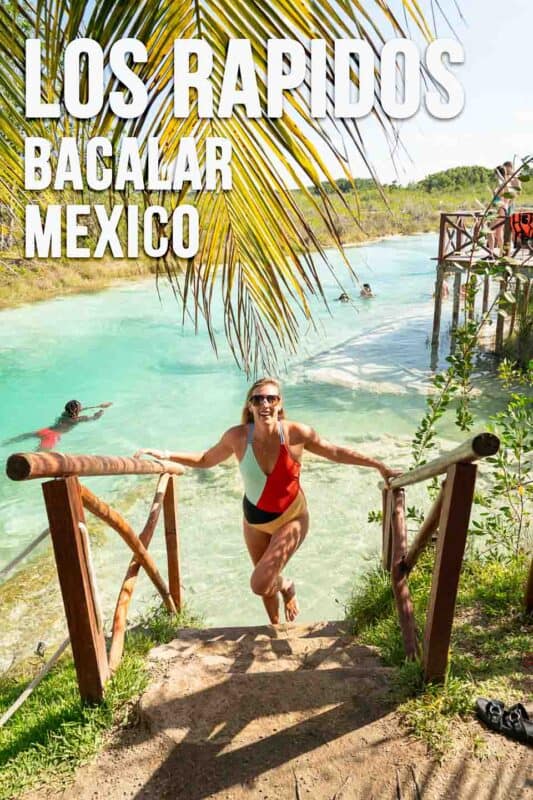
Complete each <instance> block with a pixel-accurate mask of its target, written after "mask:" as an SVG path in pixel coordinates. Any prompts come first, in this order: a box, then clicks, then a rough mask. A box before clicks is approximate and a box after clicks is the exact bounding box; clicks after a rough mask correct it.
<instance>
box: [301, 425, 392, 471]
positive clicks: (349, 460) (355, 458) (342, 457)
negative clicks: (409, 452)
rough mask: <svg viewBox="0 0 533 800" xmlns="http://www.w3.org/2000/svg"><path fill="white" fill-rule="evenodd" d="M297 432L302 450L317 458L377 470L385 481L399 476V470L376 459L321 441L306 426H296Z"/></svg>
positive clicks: (311, 429) (319, 437)
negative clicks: (300, 436)
mask: <svg viewBox="0 0 533 800" xmlns="http://www.w3.org/2000/svg"><path fill="white" fill-rule="evenodd" d="M298 431H299V432H300V433H301V435H302V438H303V443H304V448H305V449H306V450H309V452H310V453H314V454H315V455H317V456H322V457H323V458H327V459H328V460H329V461H335V462H336V463H337V464H353V465H354V466H356V467H371V468H372V469H377V470H378V472H380V473H381V475H382V476H383V478H385V480H387V479H388V478H391V477H392V476H394V475H399V474H400V471H399V470H394V469H390V468H389V467H387V466H386V464H384V463H383V462H382V461H378V459H376V458H372V457H371V456H365V455H364V454H363V453H358V452H357V451H356V450H352V449H351V448H350V447H342V446H341V445H338V444H332V443H331V442H328V441H327V439H323V438H322V437H321V436H320V435H319V434H318V433H317V432H316V431H315V430H313V428H310V427H308V426H307V425H298Z"/></svg>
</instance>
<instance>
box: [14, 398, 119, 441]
mask: <svg viewBox="0 0 533 800" xmlns="http://www.w3.org/2000/svg"><path fill="white" fill-rule="evenodd" d="M111 405H112V403H99V404H98V405H96V406H85V408H84V407H83V406H82V404H81V403H80V401H79V400H69V401H68V403H66V404H65V408H64V409H63V412H62V414H61V415H60V416H59V417H58V418H57V419H56V421H55V422H54V423H53V425H50V426H49V427H48V428H40V429H39V430H38V431H30V432H29V433H21V434H19V436H14V437H13V438H12V439H7V441H5V442H2V444H3V445H8V444H14V443H15V442H22V441H23V440H24V439H29V438H30V437H31V436H37V437H38V438H39V439H40V442H39V444H38V445H37V447H36V450H53V449H54V447H55V446H56V445H57V444H58V442H59V440H60V439H61V436H62V435H63V434H64V433H68V432H69V431H70V430H72V428H74V427H75V426H76V425H78V423H80V422H91V421H92V420H95V419H100V417H101V416H102V414H103V413H104V409H106V408H109V406H111ZM93 408H98V409H99V410H98V411H97V412H96V414H92V415H91V416H86V415H84V416H80V415H81V412H82V411H87V410H89V409H93Z"/></svg>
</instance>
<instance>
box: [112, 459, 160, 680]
mask: <svg viewBox="0 0 533 800" xmlns="http://www.w3.org/2000/svg"><path fill="white" fill-rule="evenodd" d="M169 478H170V476H169V475H168V474H166V473H165V474H164V475H161V476H160V478H159V481H158V482H157V488H156V490H155V495H154V500H153V503H152V506H151V508H150V513H149V514H148V519H147V521H146V525H145V526H144V528H143V530H142V533H141V535H140V536H139V541H140V542H141V544H142V545H143V546H144V547H146V548H147V549H148V546H149V544H150V542H151V541H152V536H153V535H154V531H155V527H156V525H157V521H158V519H159V515H160V513H161V508H162V505H163V498H164V496H165V491H166V488H167V485H168V481H169ZM140 568H141V564H140V562H139V561H138V560H137V558H136V557H135V556H133V558H132V559H131V561H130V563H129V566H128V569H127V572H126V575H125V577H124V580H123V581H122V586H121V587H120V592H119V594H118V599H117V604H116V607H115V614H114V616H113V632H112V636H111V647H110V649H109V669H110V670H111V672H115V670H116V669H117V667H118V665H119V664H120V660H121V658H122V653H123V651H124V637H125V634H126V623H127V621H128V608H129V605H130V602H131V598H132V596H133V590H134V588H135V583H136V581H137V576H138V574H139V570H140Z"/></svg>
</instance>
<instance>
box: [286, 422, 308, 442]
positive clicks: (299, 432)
mask: <svg viewBox="0 0 533 800" xmlns="http://www.w3.org/2000/svg"><path fill="white" fill-rule="evenodd" d="M282 424H283V426H284V429H285V432H286V433H287V434H288V435H289V437H290V442H291V444H305V442H306V441H307V439H308V438H309V435H310V434H311V433H312V430H313V429H312V428H311V426H310V425H306V424H305V423H303V422H296V420H293V419H284V420H283V423H282Z"/></svg>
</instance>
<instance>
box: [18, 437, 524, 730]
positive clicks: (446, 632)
mask: <svg viewBox="0 0 533 800" xmlns="http://www.w3.org/2000/svg"><path fill="white" fill-rule="evenodd" d="M499 444H500V443H499V440H498V438H497V437H496V436H494V435H493V434H491V433H481V434H479V435H477V436H474V437H473V438H472V439H469V440H468V441H466V442H465V443H464V444H462V445H460V446H459V447H457V448H456V449H455V450H452V451H450V452H448V453H446V454H445V455H443V456H441V457H439V458H436V459H434V460H433V461H431V462H429V463H427V464H424V465H423V466H420V467H417V468H416V469H413V470H411V471H410V472H406V473H404V474H403V475H398V476H397V477H395V478H393V479H391V481H390V482H389V484H388V485H387V486H383V490H382V493H383V547H382V559H383V566H384V568H385V569H386V570H388V571H390V574H391V582H392V588H393V592H394V597H395V600H396V606H397V609H398V616H399V621H400V627H401V630H402V636H403V641H404V646H405V653H406V656H407V658H415V657H416V656H417V655H418V654H419V644H418V641H417V632H416V621H415V618H414V612H413V604H412V601H411V597H410V593H409V586H408V577H409V574H410V573H411V571H412V570H413V568H414V567H415V565H416V563H417V561H418V559H419V557H420V555H421V553H422V552H423V550H424V549H425V548H426V547H427V545H428V544H429V542H430V540H431V538H432V536H433V535H434V534H435V533H437V532H438V533H437V540H436V553H435V566H434V570H433V578H432V585H431V594H430V599H429V606H428V609H427V615H426V624H425V631H424V636H423V644H422V651H423V655H422V660H423V668H424V677H425V679H426V681H438V680H442V679H443V678H444V676H445V673H446V667H447V662H448V650H449V645H450V636H451V629H452V623H453V617H454V612H455V601H456V597H457V589H458V584H459V574H460V571H461V565H462V561H463V556H464V549H465V544H466V536H467V531H468V524H469V520H470V513H471V508H472V501H473V498H474V487H475V481H476V471H477V467H476V465H475V463H473V462H475V461H477V460H478V459H482V458H485V457H487V456H491V455H494V454H495V453H497V451H498V449H499ZM6 471H7V475H8V477H10V478H11V479H12V480H15V481H25V480H32V479H37V478H53V480H49V481H45V482H44V483H43V484H42V489H43V495H44V502H45V506H46V512H47V515H48V521H49V533H50V536H51V539H52V543H53V549H54V554H55V560H56V565H57V572H58V578H59V584H60V587H61V593H62V597H63V604H64V607H65V615H66V619H67V625H68V630H69V634H70V642H71V646H72V654H73V657H74V664H75V668H76V675H77V679H78V686H79V691H80V695H81V697H82V699H83V700H85V701H88V702H99V701H101V700H102V698H103V695H104V687H105V684H106V681H107V680H108V679H109V677H110V676H111V674H112V673H113V672H114V671H115V670H116V668H117V667H118V665H119V663H120V660H121V658H122V653H123V648H124V636H125V630H126V624H127V613H128V607H129V604H130V601H131V598H132V594H133V590H134V587H135V582H136V578H137V575H138V573H139V571H140V569H141V567H142V568H143V569H144V570H145V572H146V573H147V575H148V577H149V578H150V579H151V581H152V582H153V584H154V586H155V587H156V589H157V591H158V592H159V594H160V595H161V597H162V599H163V602H164V604H165V606H166V608H167V610H168V611H169V613H174V612H176V611H179V610H180V609H181V607H182V594H181V581H180V560H179V536H178V491H177V489H178V487H177V477H178V476H179V475H181V474H183V472H184V468H183V467H182V466H180V465H178V464H176V463H174V462H172V461H156V460H154V461H151V460H150V461H149V460H144V459H136V458H123V457H119V456H92V455H63V454H61V453H16V454H14V455H12V456H10V457H9V459H8V461H7V467H6ZM148 474H154V475H159V479H158V483H157V487H156V491H155V495H154V499H153V502H152V505H151V508H150V512H149V514H148V518H147V521H146V524H145V525H144V527H143V529H142V531H141V533H140V534H139V535H138V536H137V534H136V533H135V531H134V530H133V528H132V527H131V525H129V523H128V522H127V521H126V520H125V519H124V518H123V517H122V516H121V515H120V514H119V513H118V512H117V511H115V510H114V509H112V508H111V507H110V506H109V505H107V503H105V502H104V501H103V500H102V499H101V498H99V497H97V496H96V495H95V494H93V492H91V491H90V490H89V489H88V488H87V487H86V486H84V485H83V484H82V483H80V481H79V478H80V477H85V476H96V475H100V476H103V475H148ZM438 475H445V479H444V481H443V483H442V486H441V488H440V491H439V494H438V497H437V498H436V500H435V502H434V503H433V505H432V507H431V509H430V511H429V512H428V514H427V516H426V518H425V520H424V522H423V523H422V525H421V527H420V530H419V531H418V533H417V535H416V537H415V539H414V541H413V542H412V543H411V545H410V546H408V542H407V526H406V515H405V487H406V486H410V485H413V484H415V483H419V482H421V481H425V480H428V479H430V478H433V477H435V476H438ZM84 509H86V510H87V511H89V512H91V513H92V514H93V515H95V516H96V517H98V518H99V519H101V520H103V521H104V522H106V523H107V524H108V525H109V526H110V527H111V528H112V529H113V530H115V531H116V532H117V533H118V534H119V536H120V537H121V538H122V539H123V541H124V542H125V543H126V545H127V546H128V547H129V548H130V550H131V551H132V558H131V561H130V564H129V566H128V569H127V572H126V575H125V577H124V580H123V582H122V585H121V588H120V591H119V595H118V599H117V603H116V607H115V613H114V617H113V626H112V637H111V646H110V650H109V657H108V656H107V653H106V643H105V637H104V628H103V622H102V617H101V614H100V608H99V600H98V596H97V593H96V589H95V581H94V576H93V571H92V564H91V557H90V545H89V538H88V532H87V527H86V523H85V515H84ZM161 510H162V511H163V519H164V531H165V541H166V554H167V568H168V585H167V583H165V581H164V580H163V578H162V576H161V574H160V573H159V571H158V569H157V566H156V565H155V562H154V560H153V559H152V557H151V556H150V554H149V553H148V547H149V544H150V541H151V539H152V536H153V534H154V531H155V528H156V525H157V522H158V520H159V518H160V515H161ZM47 533H48V531H44V532H43V534H41V535H40V536H39V537H38V538H37V539H36V540H35V542H34V543H32V547H33V546H34V545H35V544H36V543H37V542H38V541H40V540H41V539H42V538H43V537H44V535H46V534H47ZM28 549H29V548H26V550H25V551H24V552H27V551H28ZM21 557H22V555H21V556H19V557H18V558H17V559H14V560H13V562H11V564H10V565H8V567H9V568H11V566H12V565H15V564H16V563H18V561H19V560H20V558H21ZM525 602H526V609H527V611H528V612H529V613H531V612H532V611H533V562H532V565H531V569H530V571H529V577H528V581H527V586H526V596H525ZM67 643H68V640H66V642H64V643H63V645H62V646H61V648H60V649H59V650H58V653H60V652H62V651H63V649H64V647H65V645H66V644H67ZM56 655H57V654H56ZM55 658H56V656H54V658H53V659H52V661H53V660H54V659H55ZM17 702H18V701H17ZM15 705H17V704H15ZM17 707H18V706H17ZM10 714H11V711H10ZM10 714H9V715H10ZM6 719H7V716H6Z"/></svg>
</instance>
